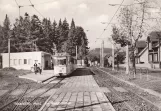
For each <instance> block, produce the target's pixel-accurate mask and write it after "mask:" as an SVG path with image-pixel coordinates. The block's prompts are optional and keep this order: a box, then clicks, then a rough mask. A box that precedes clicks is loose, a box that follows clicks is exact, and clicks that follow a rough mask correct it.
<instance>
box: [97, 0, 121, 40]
mask: <svg viewBox="0 0 161 111" xmlns="http://www.w3.org/2000/svg"><path fill="white" fill-rule="evenodd" d="M123 2H124V0H122V2H121V4H120V5H119V7H118V8H117V10H116V12H115V13H114V15H113V16H112V18H111V20H110V22H109V23H108V24H107V26H106V27H105V28H104V30H103V32H102V33H101V35H100V36H99V38H100V37H101V36H102V35H103V33H104V32H105V31H106V29H107V27H108V26H109V25H110V24H111V22H112V20H113V19H114V17H115V16H116V14H117V12H118V11H119V9H120V7H121V6H122V4H123Z"/></svg>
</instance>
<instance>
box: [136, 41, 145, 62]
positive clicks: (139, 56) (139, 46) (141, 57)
mask: <svg viewBox="0 0 161 111" xmlns="http://www.w3.org/2000/svg"><path fill="white" fill-rule="evenodd" d="M147 49H148V45H147V42H146V41H138V42H137V43H136V50H135V63H136V64H143V63H148V50H147Z"/></svg>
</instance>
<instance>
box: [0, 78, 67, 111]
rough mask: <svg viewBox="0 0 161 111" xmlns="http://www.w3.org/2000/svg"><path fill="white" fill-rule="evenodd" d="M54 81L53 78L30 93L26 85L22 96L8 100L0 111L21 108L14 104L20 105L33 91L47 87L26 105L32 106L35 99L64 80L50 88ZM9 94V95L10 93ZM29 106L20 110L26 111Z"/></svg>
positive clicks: (13, 110) (14, 110)
mask: <svg viewBox="0 0 161 111" xmlns="http://www.w3.org/2000/svg"><path fill="white" fill-rule="evenodd" d="M54 80H56V78H55V79H51V80H49V81H48V82H47V83H45V84H43V85H41V86H40V87H38V88H35V89H33V90H30V91H29V89H30V86H29V84H27V88H26V89H25V90H24V91H23V92H22V94H21V95H20V96H18V98H14V99H12V100H10V101H9V102H7V103H5V104H4V105H3V106H2V107H0V111H3V110H5V111H6V110H9V111H17V110H19V108H20V107H22V106H20V105H19V104H14V103H15V102H17V103H21V102H23V100H24V98H25V96H27V95H29V94H30V93H32V92H34V91H36V90H38V89H41V88H44V87H47V90H45V91H44V92H43V93H40V94H38V95H37V96H36V97H33V99H32V100H31V101H30V102H28V103H30V104H32V103H33V102H34V101H35V100H36V99H37V98H39V97H40V96H41V95H43V94H45V93H47V92H48V91H49V90H51V89H52V88H54V87H55V86H56V85H57V84H59V83H60V82H61V81H62V80H64V79H61V80H59V81H58V82H57V83H56V84H55V85H53V86H50V83H51V82H52V81H54ZM19 85H20V84H19ZM48 85H49V86H48ZM14 89H16V88H14ZM10 93H11V91H10ZM10 93H8V95H9V94H10ZM30 104H29V105H30ZM29 105H26V106H25V107H24V108H22V109H21V110H26V109H27V108H28V107H29Z"/></svg>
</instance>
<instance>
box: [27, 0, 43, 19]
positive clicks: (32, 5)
mask: <svg viewBox="0 0 161 111" xmlns="http://www.w3.org/2000/svg"><path fill="white" fill-rule="evenodd" d="M29 2H30V4H31V5H30V6H31V7H33V8H34V9H35V11H36V12H37V13H39V14H40V15H41V16H42V18H45V17H44V16H43V15H42V14H41V13H40V12H39V11H38V10H37V9H36V8H35V5H34V4H33V3H32V2H31V0H29Z"/></svg>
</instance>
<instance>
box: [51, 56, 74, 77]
mask: <svg viewBox="0 0 161 111" xmlns="http://www.w3.org/2000/svg"><path fill="white" fill-rule="evenodd" d="M53 58H54V75H55V76H66V75H68V74H70V73H71V72H72V71H74V70H75V68H76V67H75V59H74V58H73V57H71V56H70V55H69V54H68V53H56V54H55V55H54V56H53Z"/></svg>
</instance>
